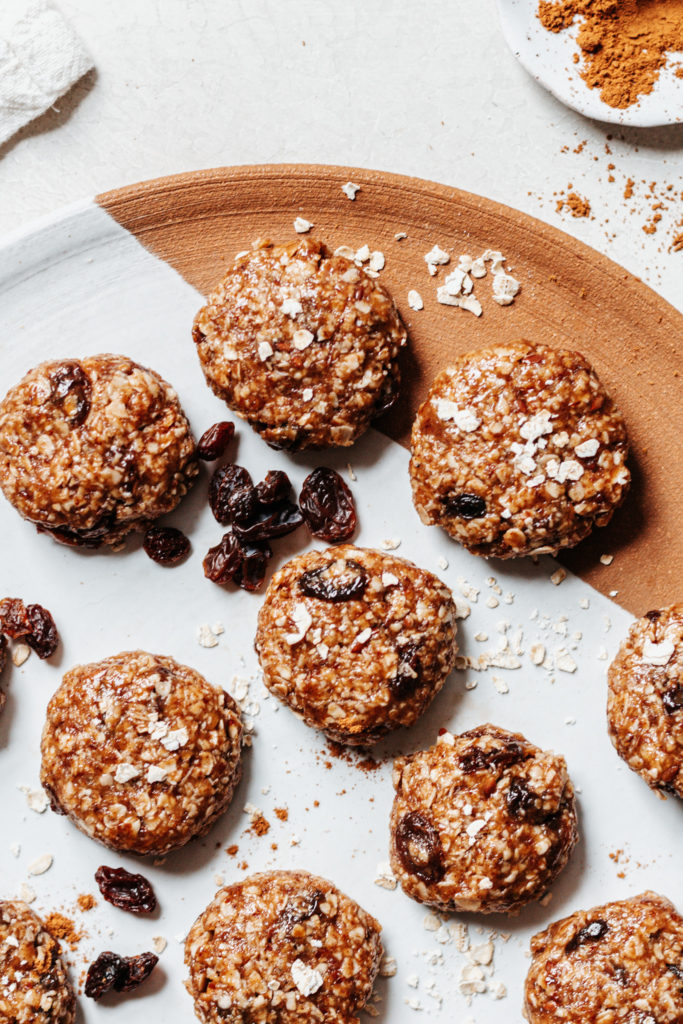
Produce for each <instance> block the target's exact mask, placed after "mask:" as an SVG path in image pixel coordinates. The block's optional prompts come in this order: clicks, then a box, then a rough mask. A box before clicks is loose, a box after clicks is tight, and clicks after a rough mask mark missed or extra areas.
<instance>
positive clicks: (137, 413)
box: [0, 355, 198, 547]
mask: <svg viewBox="0 0 683 1024" xmlns="http://www.w3.org/2000/svg"><path fill="white" fill-rule="evenodd" d="M197 471H198V470H197V458H196V446H195V441H194V438H193V436H192V431H191V429H190V424H189V423H188V421H187V417H186V416H185V414H184V412H183V410H182V409H181V407H180V403H179V401H178V396H177V395H176V393H175V391H174V390H173V388H172V387H171V386H170V384H167V383H166V381H165V380H163V379H162V378H161V377H160V376H159V375H158V374H157V373H155V372H154V371H153V370H149V369H146V368H145V367H144V366H139V365H138V364H137V363H134V362H133V360H132V359H128V358H127V357H126V356H118V355H98V356H91V357H88V358H86V359H81V360H78V359H62V360H58V361H53V362H47V363H41V364H40V366H36V367H35V369H33V370H30V371H29V372H28V373H27V374H26V376H25V377H24V378H23V380H21V381H20V382H19V384H17V385H16V386H15V387H13V388H11V389H10V391H9V392H8V393H7V395H6V396H5V398H4V399H3V401H2V402H1V403H0V488H2V491H3V493H4V495H5V497H6V498H7V500H8V501H9V502H10V503H11V504H12V505H13V506H14V507H15V508H16V510H17V512H19V514H20V515H21V516H23V518H24V519H28V520H29V522H32V523H34V524H35V526H36V527H37V528H38V530H39V531H40V532H42V533H49V534H51V535H52V536H53V537H54V538H55V540H58V541H61V542H62V543H64V544H71V545H81V546H85V547H98V546H99V545H101V544H108V545H111V546H114V547H116V546H119V545H120V544H121V542H122V541H123V539H124V538H125V537H126V535H127V534H128V533H130V532H131V531H133V530H144V529H145V528H146V527H147V526H148V525H149V523H150V522H152V521H153V520H154V519H157V518H158V517H159V516H161V515H164V513H166V512H170V511H172V510H173V509H174V508H175V507H176V505H177V504H178V502H179V501H180V500H181V498H182V497H183V495H185V494H186V493H187V491H188V490H189V488H190V487H191V485H192V483H193V481H194V478H195V476H196V475H197Z"/></svg>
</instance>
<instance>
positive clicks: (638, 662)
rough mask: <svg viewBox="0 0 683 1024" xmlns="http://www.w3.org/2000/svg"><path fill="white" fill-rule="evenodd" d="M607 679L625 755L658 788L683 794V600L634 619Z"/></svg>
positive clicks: (613, 735)
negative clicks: (635, 620)
mask: <svg viewBox="0 0 683 1024" xmlns="http://www.w3.org/2000/svg"><path fill="white" fill-rule="evenodd" d="M607 678H608V697H607V722H608V727H609V734H610V739H611V740H612V743H613V744H614V746H615V748H616V751H617V753H618V754H619V757H621V758H623V760H624V761H625V762H626V764H627V765H628V766H629V768H631V770H632V771H634V772H637V773H638V775H640V776H641V778H643V779H645V781H646V782H647V784H648V786H650V787H651V788H652V789H654V790H657V791H658V792H660V793H671V794H673V795H675V796H679V797H681V798H683V604H675V605H671V606H670V607H669V608H663V609H661V610H656V611H651V612H648V613H647V615H645V616H644V617H643V618H642V619H638V621H637V622H634V624H633V625H632V626H631V628H630V630H629V633H628V636H627V638H626V639H625V640H624V642H623V643H622V645H621V647H620V648H619V652H618V654H617V656H616V658H615V659H614V661H613V662H612V664H611V665H610V667H609V671H608V676H607Z"/></svg>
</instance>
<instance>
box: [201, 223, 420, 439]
mask: <svg viewBox="0 0 683 1024" xmlns="http://www.w3.org/2000/svg"><path fill="white" fill-rule="evenodd" d="M193 337H194V340H195V343H196V345H197V353H198V355H199V360H200V362H201V365H202V369H203V371H204V376H205V377H206V380H207V383H208V384H209V386H210V387H211V389H212V391H214V393H215V394H216V395H218V397H219V398H222V399H223V400H224V401H225V402H227V404H228V405H229V406H230V408H231V409H232V410H233V411H234V412H236V413H237V415H238V416H241V417H242V418H243V419H245V420H247V422H248V423H250V424H251V426H252V427H253V428H254V430H256V431H257V432H258V433H259V434H261V436H262V437H263V438H264V440H265V441H267V442H268V444H269V445H271V446H272V447H273V448H287V449H302V448H331V447H339V446H345V445H350V444H353V442H354V441H355V440H356V438H358V437H360V435H361V434H362V433H364V432H365V430H367V428H368V426H369V425H370V422H371V421H372V420H373V419H375V418H376V417H377V416H379V415H380V414H381V413H382V412H385V411H386V409H388V408H389V406H390V405H392V404H393V402H394V400H395V398H396V396H397V393H398V386H399V369H398V363H397V357H398V353H399V351H400V349H401V347H402V346H403V345H405V343H406V340H407V335H406V331H405V328H404V326H403V324H402V323H401V319H400V317H399V315H398V312H397V310H396V307H395V306H394V303H393V301H392V299H391V297H390V295H389V294H388V292H387V291H386V290H385V289H384V288H383V287H382V285H380V284H378V283H377V281H376V280H374V279H373V278H372V277H370V276H369V275H368V274H366V273H365V271H364V270H363V269H362V268H359V267H357V266H356V265H355V264H354V262H353V261H352V260H348V259H345V258H344V257H342V256H329V255H328V254H327V252H326V250H325V247H324V246H323V245H321V243H320V242H315V241H312V240H311V239H300V240H299V241H297V242H294V243H292V244H291V245H284V246H275V247H271V246H270V245H266V246H264V247H261V248H257V249H254V250H252V251H250V252H245V253H241V254H240V255H239V256H237V258H236V259H235V261H234V263H233V265H232V267H231V268H230V270H229V271H228V273H227V274H226V276H225V277H224V278H223V280H222V281H221V283H220V284H219V285H218V286H217V287H216V289H215V290H214V291H213V292H212V293H211V295H209V298H208V300H207V304H206V305H205V306H204V307H203V309H201V310H200V311H199V313H198V314H197V316H196V318H195V322H194V331H193Z"/></svg>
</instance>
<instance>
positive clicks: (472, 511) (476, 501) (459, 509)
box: [444, 492, 486, 519]
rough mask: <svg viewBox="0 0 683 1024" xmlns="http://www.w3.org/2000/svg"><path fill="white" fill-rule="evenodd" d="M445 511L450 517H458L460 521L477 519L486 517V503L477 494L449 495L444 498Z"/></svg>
mask: <svg viewBox="0 0 683 1024" xmlns="http://www.w3.org/2000/svg"><path fill="white" fill-rule="evenodd" d="M444 505H445V507H446V511H447V512H448V514H449V515H451V516H460V518H461V519H479V518H481V516H485V515H486V502H485V501H484V499H483V498H480V497H479V495H478V494H468V493H467V492H465V493H463V494H454V495H450V496H449V497H448V498H444Z"/></svg>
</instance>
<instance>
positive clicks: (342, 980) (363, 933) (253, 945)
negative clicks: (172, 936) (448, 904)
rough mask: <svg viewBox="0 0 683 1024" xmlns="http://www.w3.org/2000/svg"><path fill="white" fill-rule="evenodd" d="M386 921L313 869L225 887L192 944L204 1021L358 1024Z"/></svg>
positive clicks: (190, 961) (188, 959)
mask: <svg viewBox="0 0 683 1024" xmlns="http://www.w3.org/2000/svg"><path fill="white" fill-rule="evenodd" d="M380 930H381V929H380V925H379V924H378V923H377V921H375V919H374V918H373V917H371V916H370V914H368V913H366V911H365V910H363V909H362V907H359V906H358V904H357V903H355V902H354V901H353V900H351V899H349V897H348V896H345V895H344V894H343V893H342V892H340V891H339V890H338V889H337V888H336V887H335V886H334V885H332V883H331V882H328V881H326V880H325V879H324V878H317V877H316V876H315V875H309V874H308V873H306V872H304V871H270V872H265V873H263V874H258V875H252V876H251V877H250V878H245V879H243V880H242V881H240V882H236V883H234V884H233V885H229V886H227V887H226V888H224V889H221V890H219V892H218V893H217V894H216V896H215V898H214V900H213V902H212V903H210V904H209V906H208V907H207V908H206V910H205V911H204V912H203V913H202V914H200V916H199V917H198V918H197V920H196V921H195V923H194V925H193V926H192V928H191V929H190V933H189V935H188V936H187V940H186V942H185V964H186V966H187V968H188V970H189V979H188V981H187V982H186V987H187V990H188V992H189V993H190V995H191V996H192V998H193V1000H194V1008H195V1013H196V1015H197V1017H198V1018H199V1020H200V1021H202V1022H203V1024H247V1022H249V1024H358V1011H359V1010H361V1009H362V1008H363V1007H364V1006H365V1005H366V1003H367V1001H368V999H369V998H370V995H371V993H372V986H373V984H374V981H375V977H376V975H377V971H378V969H379V963H380V959H381V957H382V943H381V941H380Z"/></svg>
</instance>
